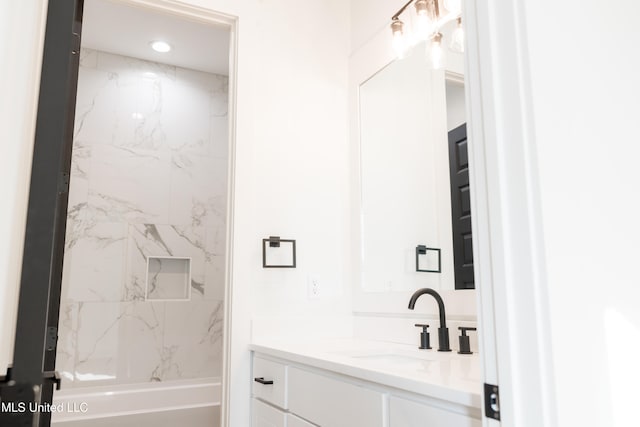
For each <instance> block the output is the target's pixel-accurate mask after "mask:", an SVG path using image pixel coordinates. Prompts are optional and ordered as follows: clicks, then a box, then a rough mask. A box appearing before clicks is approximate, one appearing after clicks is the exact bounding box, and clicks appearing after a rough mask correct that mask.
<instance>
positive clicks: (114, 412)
mask: <svg viewBox="0 0 640 427" xmlns="http://www.w3.org/2000/svg"><path fill="white" fill-rule="evenodd" d="M220 396H221V387H220V380H219V379H218V378H207V379H199V380H189V381H186V380H185V381H168V382H158V383H148V384H126V385H114V386H102V387H83V388H71V389H67V390H60V391H57V392H55V394H54V397H53V406H54V407H55V409H56V412H54V413H53V416H52V424H53V425H55V426H57V427H102V426H113V425H118V426H125V427H128V426H132V427H133V426H135V427H140V426H153V427H164V426H167V427H169V426H171V427H173V426H175V425H185V426H189V427H200V426H203V427H205V426H206V427H217V426H219V425H220V421H219V419H220ZM58 410H61V412H58Z"/></svg>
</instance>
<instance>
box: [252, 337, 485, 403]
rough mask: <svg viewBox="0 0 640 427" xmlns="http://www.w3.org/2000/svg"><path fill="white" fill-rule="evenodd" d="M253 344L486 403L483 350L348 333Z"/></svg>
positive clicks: (400, 385)
mask: <svg viewBox="0 0 640 427" xmlns="http://www.w3.org/2000/svg"><path fill="white" fill-rule="evenodd" d="M250 349H251V350H253V351H255V352H256V353H262V354H265V355H269V356H272V357H278V358H281V359H286V360H289V361H292V362H296V363H300V364H304V365H309V366H313V367H316V368H320V369H326V370H328V371H333V372H336V373H339V374H343V375H349V376H351V377H355V378H359V379H362V380H366V381H370V382H373V383H378V384H382V385H385V386H389V387H394V388H397V389H401V390H406V391H410V392H413V393H417V394H421V395H424V396H429V397H432V398H437V399H442V400H445V401H448V402H452V403H457V404H460V405H464V406H468V407H473V408H479V407H480V404H481V397H480V393H481V391H482V381H481V375H480V358H479V357H478V355H477V354H472V355H462V354H457V353H456V352H455V351H453V352H446V353H445V352H438V351H437V350H436V349H431V350H419V349H418V348H417V346H411V345H405V344H395V343H387V342H380V341H364V340H354V339H347V338H342V339H330V340H319V341H312V342H311V341H308V342H304V341H290V340H267V339H265V340H261V341H258V342H255V343H254V344H251V345H250Z"/></svg>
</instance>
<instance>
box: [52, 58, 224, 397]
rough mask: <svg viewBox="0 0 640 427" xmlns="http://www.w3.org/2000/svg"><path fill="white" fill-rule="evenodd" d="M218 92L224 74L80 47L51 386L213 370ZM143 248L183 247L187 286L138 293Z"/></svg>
mask: <svg viewBox="0 0 640 427" xmlns="http://www.w3.org/2000/svg"><path fill="white" fill-rule="evenodd" d="M227 105H228V79H227V77H226V76H221V75H215V74H208V73H204V72H200V71H194V70H189V69H184V68H180V67H174V66H169V65H165V64H159V63H154V62H148V61H143V60H139V59H135V58H129V57H124V56H120V55H114V54H110V53H106V52H101V51H96V50H90V49H83V50H82V52H81V61H80V73H79V78H78V99H77V107H76V123H75V133H74V144H73V157H72V172H71V183H70V193H69V208H68V217H67V237H66V247H65V260H64V273H63V290H62V300H61V307H60V326H59V343H58V354H57V364H56V368H57V370H58V371H59V372H60V373H61V375H62V378H63V380H62V381H63V387H81V386H95V385H107V384H116V383H119V384H122V383H141V382H149V381H166V380H179V379H192V378H204V377H218V376H220V373H221V369H222V361H221V354H222V351H221V350H222V322H223V298H224V264H225V246H226V245H225V238H226V218H225V215H226V200H227V158H228V156H227V150H228V148H227V146H228V122H227ZM148 257H159V258H163V257H175V258H183V259H185V258H186V259H190V261H189V263H188V265H189V267H190V279H191V280H190V287H191V289H190V292H188V293H187V295H189V299H188V300H182V301H180V300H178V299H176V300H168V299H152V298H150V297H151V296H152V295H154V294H156V295H163V293H162V292H159V290H158V289H150V290H149V291H147V288H146V287H147V285H146V281H147V268H148V267H147V265H148V264H147V258H148ZM154 260H155V258H154ZM154 262H156V261H154ZM158 283H160V282H158ZM183 283H185V284H186V283H188V281H185V280H183ZM165 294H167V293H165ZM168 294H171V293H170V292H169V293H168Z"/></svg>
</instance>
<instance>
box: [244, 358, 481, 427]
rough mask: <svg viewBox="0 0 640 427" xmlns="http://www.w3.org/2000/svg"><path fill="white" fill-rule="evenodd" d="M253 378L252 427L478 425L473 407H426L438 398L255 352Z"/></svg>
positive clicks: (476, 414)
mask: <svg viewBox="0 0 640 427" xmlns="http://www.w3.org/2000/svg"><path fill="white" fill-rule="evenodd" d="M252 379H253V380H254V382H253V387H252V417H251V419H252V427H314V426H321V427H414V426H415V427H418V426H419V427H480V426H481V425H482V423H481V421H480V411H479V409H477V408H475V409H474V408H466V407H464V406H461V405H459V404H453V403H447V402H439V403H437V404H436V405H431V404H429V402H434V401H436V402H438V401H437V399H435V400H434V399H433V398H430V397H427V396H420V395H414V394H413V393H408V392H405V391H402V390H397V389H395V388H392V387H388V386H385V385H382V384H377V383H375V382H370V381H366V380H365V379H360V378H354V377H352V376H347V375H343V374H340V373H336V372H333V371H330V370H326V369H319V368H317V367H314V366H307V365H305V364H301V363H297V362H292V361H289V360H285V359H279V358H276V357H272V356H269V355H263V354H260V353H254V355H253V372H252ZM255 379H258V380H259V381H260V382H259V381H255ZM271 382H273V383H271Z"/></svg>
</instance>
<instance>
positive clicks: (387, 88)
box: [359, 32, 473, 292]
mask: <svg viewBox="0 0 640 427" xmlns="http://www.w3.org/2000/svg"><path fill="white" fill-rule="evenodd" d="M446 35H447V33H446V32H445V38H446ZM463 68H464V67H463V55H462V54H459V53H454V52H452V51H448V52H447V66H446V67H445V69H433V68H432V67H431V65H430V64H429V62H428V60H427V56H426V54H425V44H424V43H423V44H420V45H417V46H416V47H414V48H413V50H412V52H410V54H409V55H407V57H405V58H404V59H401V60H396V61H393V62H391V63H390V64H388V65H386V66H385V67H383V68H382V69H381V70H379V71H378V72H377V73H375V74H374V75H373V76H371V77H370V78H369V79H367V80H366V81H365V82H363V83H362V84H361V85H360V87H359V131H360V132H359V133H360V147H359V148H360V190H361V194H360V196H361V200H360V203H361V218H360V219H361V242H360V244H361V275H360V278H361V286H362V288H363V289H364V290H365V291H371V292H389V291H407V290H415V289H417V288H420V287H431V288H435V289H440V290H453V289H455V288H460V286H456V280H455V271H456V270H457V267H456V266H455V265H454V243H453V238H452V237H453V230H452V204H451V200H452V196H451V194H452V192H451V185H450V182H451V179H450V155H449V142H448V132H449V131H450V130H452V129H454V128H457V127H458V126H460V125H462V124H464V123H465V121H466V119H465V105H464V80H463ZM465 147H466V139H465ZM454 155H455V154H454ZM467 189H468V185H467ZM454 194H455V193H454ZM456 197H457V196H456ZM454 211H455V209H454ZM454 223H455V221H454ZM469 231H470V229H469ZM462 243H463V244H464V243H465V242H462ZM468 243H470V239H469V242H468ZM425 246H426V247H427V248H434V249H438V250H439V251H440V259H439V264H440V265H439V267H440V268H439V269H435V268H429V269H426V268H423V267H421V265H422V264H423V263H424V262H425V261H424V260H422V259H421V257H422V256H429V254H433V252H432V251H427V252H425V251H424V250H423V251H420V250H419V249H420V248H423V247H425ZM469 248H470V245H469ZM469 253H470V252H469ZM421 254H423V255H421ZM418 270H419V271H418ZM471 272H472V268H471ZM472 284H473V283H472V281H471V285H472ZM467 287H470V286H467Z"/></svg>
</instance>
